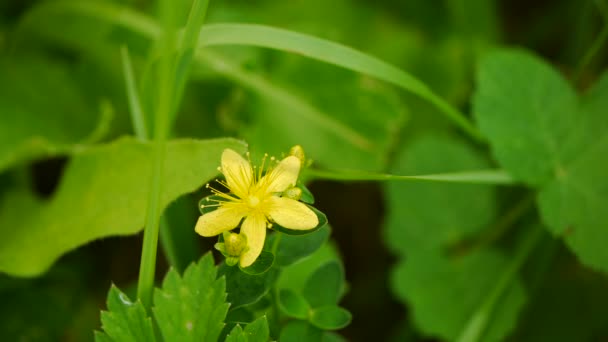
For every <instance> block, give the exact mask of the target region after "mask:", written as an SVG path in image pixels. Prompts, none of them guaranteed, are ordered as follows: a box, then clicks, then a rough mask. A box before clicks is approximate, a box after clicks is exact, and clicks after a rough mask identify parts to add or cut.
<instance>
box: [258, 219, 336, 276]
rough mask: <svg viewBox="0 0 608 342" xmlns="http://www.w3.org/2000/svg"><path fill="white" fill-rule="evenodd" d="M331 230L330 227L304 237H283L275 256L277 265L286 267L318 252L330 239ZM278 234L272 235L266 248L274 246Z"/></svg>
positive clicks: (284, 235) (326, 226) (285, 235)
mask: <svg viewBox="0 0 608 342" xmlns="http://www.w3.org/2000/svg"><path fill="white" fill-rule="evenodd" d="M330 232H331V229H330V228H329V225H325V226H324V227H322V228H320V229H318V230H316V231H314V232H312V233H310V234H304V235H287V234H283V235H282V236H281V241H279V247H278V248H277V251H276V254H275V264H276V265H277V266H280V267H285V266H288V265H291V264H293V263H296V262H298V261H299V260H301V259H303V258H306V257H307V256H309V255H311V254H312V253H314V252H315V251H316V250H318V249H319V248H320V247H321V246H322V245H323V244H324V243H325V242H326V241H327V239H328V237H329V234H330ZM277 237H278V235H277V234H272V235H271V236H270V237H269V239H268V242H267V243H266V246H269V248H270V246H273V244H274V241H275V239H277Z"/></svg>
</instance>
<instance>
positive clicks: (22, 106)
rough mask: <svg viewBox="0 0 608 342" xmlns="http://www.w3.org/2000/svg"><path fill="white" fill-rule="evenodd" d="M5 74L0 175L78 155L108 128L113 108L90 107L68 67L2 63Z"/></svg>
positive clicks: (0, 98)
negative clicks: (40, 161)
mask: <svg viewBox="0 0 608 342" xmlns="http://www.w3.org/2000/svg"><path fill="white" fill-rule="evenodd" d="M0 74H1V75H2V77H1V78H0V171H2V170H4V169H6V168H8V167H11V166H12V165H15V164H19V163H24V162H28V161H31V160H35V159H38V158H44V157H49V156H54V155H58V154H67V153H71V152H74V151H75V150H77V149H78V148H79V145H80V144H86V143H90V142H93V141H95V140H98V139H99V138H101V135H103V134H104V132H105V130H106V129H107V124H108V122H109V120H110V118H111V116H112V112H111V109H110V108H109V107H107V104H106V107H99V105H98V104H95V105H93V106H92V104H91V103H88V102H87V101H86V98H85V97H84V96H83V93H82V91H80V89H79V85H77V84H76V82H75V80H74V79H73V77H72V75H70V73H69V69H68V68H67V66H65V65H62V64H60V63H53V62H50V61H49V60H48V59H44V60H43V59H33V58H19V59H17V58H12V59H7V58H2V59H0Z"/></svg>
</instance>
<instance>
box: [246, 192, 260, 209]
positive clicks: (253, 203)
mask: <svg viewBox="0 0 608 342" xmlns="http://www.w3.org/2000/svg"><path fill="white" fill-rule="evenodd" d="M247 204H248V205H249V207H250V208H255V207H257V206H258V204H260V199H259V198H258V197H257V196H253V195H250V196H249V197H247Z"/></svg>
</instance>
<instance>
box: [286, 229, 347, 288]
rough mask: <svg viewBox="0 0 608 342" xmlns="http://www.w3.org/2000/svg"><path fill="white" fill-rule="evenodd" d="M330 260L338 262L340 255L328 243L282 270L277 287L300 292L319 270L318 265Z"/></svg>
mask: <svg viewBox="0 0 608 342" xmlns="http://www.w3.org/2000/svg"><path fill="white" fill-rule="evenodd" d="M284 237H286V236H284ZM279 246H280V244H279ZM331 260H334V261H338V262H339V261H340V255H339V253H338V250H337V248H336V247H335V246H334V245H333V244H332V243H331V242H330V241H328V242H327V243H325V244H323V245H322V246H321V247H320V248H319V249H317V250H316V251H315V252H314V253H312V254H310V255H309V256H308V257H306V258H303V259H301V260H300V261H298V262H296V263H293V264H291V265H289V266H286V267H284V268H282V269H281V273H280V275H279V279H278V280H277V287H278V288H280V289H291V290H294V291H296V292H301V291H302V290H303V289H304V285H305V284H306V281H307V279H308V278H309V277H310V275H311V274H313V273H314V272H315V271H316V270H317V268H319V265H323V264H325V263H327V262H329V261H331Z"/></svg>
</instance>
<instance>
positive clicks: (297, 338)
mask: <svg viewBox="0 0 608 342" xmlns="http://www.w3.org/2000/svg"><path fill="white" fill-rule="evenodd" d="M322 338H323V330H321V329H319V328H317V327H315V326H312V325H311V324H310V323H308V322H306V321H291V322H289V323H287V324H286V325H285V326H284V327H283V329H282V330H281V336H280V337H279V341H281V342H304V341H306V342H321V341H322Z"/></svg>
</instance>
